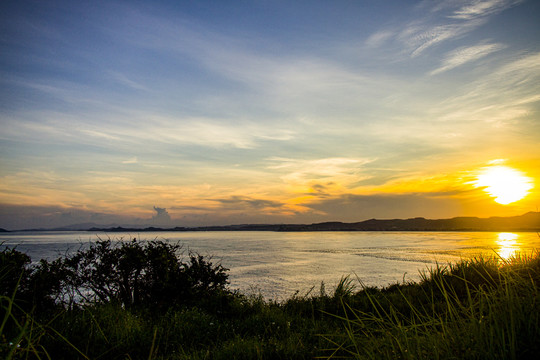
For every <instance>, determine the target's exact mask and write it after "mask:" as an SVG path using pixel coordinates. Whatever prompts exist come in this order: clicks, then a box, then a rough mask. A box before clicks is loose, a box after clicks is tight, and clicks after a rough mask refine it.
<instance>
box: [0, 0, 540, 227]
mask: <svg viewBox="0 0 540 360" xmlns="http://www.w3.org/2000/svg"><path fill="white" fill-rule="evenodd" d="M539 18H540V2H539V1H534V0H529V1H526V0H524V1H519V0H474V1H454V0H446V1H436V0H433V1H402V0H400V1H375V0H372V1H367V0H365V1H364V0H357V1H342V0H336V1H281V0H275V1H270V0H253V1H248V0H246V1H204V0H203V1H116V0H111V1H99V0H98V1H91V2H86V1H27V0H17V1H11V0H7V1H3V2H2V5H0V154H1V158H0V227H2V228H5V229H11V230H13V229H24V228H50V227H58V226H64V225H69V224H76V223H85V222H93V223H96V224H104V225H105V224H124V225H125V224H140V225H141V224H158V225H171V226H172V225H174V226H201V225H227V224H245V223H312V222H322V221H345V222H355V221H362V220H366V219H370V218H379V219H383V218H410V217H426V218H433V219H434V218H448V217H454V216H479V217H488V216H514V215H521V214H523V213H526V212H529V211H538V208H539V206H540V191H539V187H540V147H539V146H538V143H539V142H540V112H539V111H540V41H539V40H540V23H539V22H538V19H539ZM492 167H504V168H507V169H511V170H512V171H514V172H515V173H516V174H519V176H520V177H521V179H524V180H522V183H523V184H525V185H523V184H522V185H515V184H514V183H512V182H508V183H503V184H502V185H500V184H499V186H503V187H505V188H511V187H515V186H521V187H523V186H525V187H524V191H523V194H525V195H524V196H522V198H521V199H519V200H517V201H514V202H512V203H509V204H500V203H498V202H496V201H494V199H495V195H493V194H492V193H491V194H490V193H489V191H487V190H488V189H487V188H488V185H487V184H484V183H481V182H480V181H479V178H480V177H481V174H485V173H486V172H489V169H490V168H492ZM492 178H495V179H499V180H500V179H501V177H500V176H496V175H495V176H492Z"/></svg>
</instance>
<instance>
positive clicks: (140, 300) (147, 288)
mask: <svg viewBox="0 0 540 360" xmlns="http://www.w3.org/2000/svg"><path fill="white" fill-rule="evenodd" d="M180 250H181V246H180V245H178V244H169V243H166V242H163V241H149V242H142V241H137V240H136V239H133V240H132V241H129V242H112V241H111V240H110V239H109V240H98V241H96V242H95V243H92V244H90V247H89V248H87V249H81V250H79V251H77V252H76V253H75V254H73V255H70V256H67V257H66V258H64V259H60V260H59V262H58V263H56V264H49V263H47V262H42V263H41V264H40V267H39V270H42V271H45V270H46V269H54V270H56V274H57V275H58V276H60V277H61V283H62V286H61V288H60V291H61V293H60V294H59V295H58V299H61V300H62V301H63V302H64V303H65V304H68V305H70V304H74V303H81V302H83V303H84V302H101V303H118V304H120V305H122V306H124V307H139V306H144V307H146V308H152V309H164V308H168V307H170V306H173V305H184V304H189V303H191V302H193V301H194V300H196V299H198V298H200V297H205V296H212V295H214V294H216V293H218V292H220V291H224V290H225V289H226V285H227V284H228V275H227V273H226V272H227V269H225V268H224V267H222V266H221V265H214V264H212V263H211V262H210V261H209V260H207V259H205V258H204V257H203V256H200V255H196V254H191V253H190V254H189V261H188V262H184V261H183V259H182V257H181V254H180V255H179V252H180Z"/></svg>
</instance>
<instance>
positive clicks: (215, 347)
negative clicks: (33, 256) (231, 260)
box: [0, 240, 540, 359]
mask: <svg viewBox="0 0 540 360" xmlns="http://www.w3.org/2000/svg"><path fill="white" fill-rule="evenodd" d="M210 260H211V259H207V258H204V257H201V256H199V255H197V254H187V255H183V254H182V253H181V247H180V246H179V245H172V244H168V243H164V242H161V241H150V242H144V241H135V240H134V241H130V242H111V241H109V240H105V241H102V240H99V241H97V242H96V243H94V244H92V245H91V246H90V247H89V248H87V249H81V250H79V251H78V252H76V253H75V254H73V255H70V256H66V257H64V258H60V259H57V260H55V261H52V262H48V261H44V260H42V261H41V262H40V263H39V264H35V265H31V263H30V259H29V258H28V256H26V255H25V254H22V253H20V252H19V251H17V250H16V249H3V250H2V251H1V252H0V291H1V293H0V308H1V312H0V321H1V324H0V339H1V342H0V356H1V357H2V358H6V359H312V358H343V357H348V358H357V359H529V358H536V355H537V354H538V352H540V326H539V325H540V297H539V296H538V295H539V286H540V254H539V253H535V254H532V255H530V256H522V257H516V258H514V259H511V260H508V261H506V262H504V261H502V259H495V258H494V259H473V260H464V261H462V262H460V263H458V264H453V265H448V266H437V267H436V268H434V269H432V270H428V271H426V272H425V273H424V274H423V277H422V279H421V281H420V282H418V283H404V284H395V285H392V286H389V287H387V288H384V289H378V288H370V287H366V286H363V285H362V284H361V282H360V281H357V280H356V279H353V278H351V277H344V278H342V279H341V281H340V282H339V284H338V285H337V286H336V287H335V288H334V289H333V290H332V291H330V292H328V291H327V290H326V289H325V288H324V284H321V287H320V289H318V290H317V291H313V290H312V291H311V292H310V293H308V294H306V295H303V296H298V295H296V296H293V297H292V298H290V299H288V300H287V301H284V302H281V303H276V302H272V301H265V300H263V299H262V297H260V296H245V295H243V294H239V293H237V292H235V291H231V290H230V289H229V288H228V287H227V269H225V268H223V267H222V266H221V265H214V264H212V263H211V261H210Z"/></svg>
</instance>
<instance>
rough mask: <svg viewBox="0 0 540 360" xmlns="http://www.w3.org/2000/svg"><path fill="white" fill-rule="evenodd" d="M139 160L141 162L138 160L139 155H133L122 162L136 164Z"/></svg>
mask: <svg viewBox="0 0 540 360" xmlns="http://www.w3.org/2000/svg"><path fill="white" fill-rule="evenodd" d="M138 162H139V161H138V160H137V157H136V156H134V157H132V158H130V159H127V160H124V161H122V164H136V163H138Z"/></svg>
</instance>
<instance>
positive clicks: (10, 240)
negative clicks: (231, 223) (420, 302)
mask: <svg viewBox="0 0 540 360" xmlns="http://www.w3.org/2000/svg"><path fill="white" fill-rule="evenodd" d="M134 238H136V239H138V240H141V241H148V240H163V241H169V242H172V243H175V244H176V243H179V244H180V245H181V246H182V251H183V254H184V255H183V256H186V255H187V254H188V253H189V252H194V253H198V254H200V255H203V256H206V257H209V258H211V261H212V262H213V263H214V264H221V265H222V266H223V267H225V268H227V269H229V271H228V273H229V281H230V284H229V287H230V288H231V289H234V290H239V291H240V292H242V293H244V294H246V295H254V296H262V297H263V298H265V299H267V300H275V301H284V300H286V299H289V298H291V297H292V296H311V295H318V294H320V292H321V284H323V286H322V288H324V289H325V291H326V292H327V293H330V292H331V291H332V290H333V289H334V288H335V286H336V284H337V283H338V282H339V281H340V279H341V278H342V277H344V276H349V277H351V279H352V280H353V282H354V284H355V285H356V286H357V287H358V288H361V287H362V286H377V287H385V286H389V285H392V284H397V283H403V282H409V281H417V280H419V279H420V274H421V273H422V272H425V271H428V270H429V268H432V267H435V266H445V265H448V264H449V263H455V262H457V261H460V260H461V259H470V258H473V257H478V256H485V257H496V258H497V259H498V261H500V262H501V263H503V262H504V261H506V260H508V259H510V258H511V257H512V256H516V255H521V256H523V255H530V254H532V253H533V252H535V251H537V250H539V249H540V235H539V234H538V233H535V232H516V233H508V232H401V231H400V232H371V231H365V232H364V231H354V232H271V231H208V232H205V231H200V232H141V233H136V232H130V233H116V232H115V233H105V232H66V231H62V232H51V231H46V232H10V233H2V234H0V246H2V247H6V246H7V247H16V248H17V249H18V250H19V251H22V252H25V253H27V254H28V255H29V256H30V257H31V259H32V261H33V262H38V261H39V260H40V259H47V260H53V259H55V258H57V257H60V256H65V255H68V254H70V253H71V252H74V251H77V250H78V249H80V248H81V247H82V248H84V247H87V246H88V245H89V244H90V243H92V242H95V241H96V240H98V239H111V240H113V241H129V240H131V239H134Z"/></svg>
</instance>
